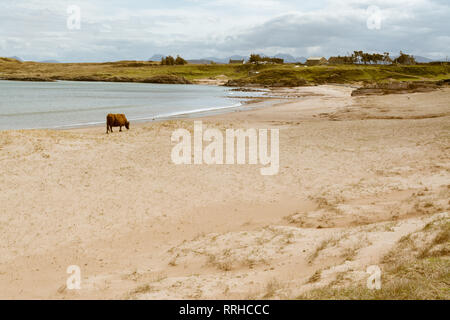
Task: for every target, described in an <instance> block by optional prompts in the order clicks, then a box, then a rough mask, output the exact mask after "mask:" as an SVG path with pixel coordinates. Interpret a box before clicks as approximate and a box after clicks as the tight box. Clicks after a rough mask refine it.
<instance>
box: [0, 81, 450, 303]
mask: <svg viewBox="0 0 450 320" xmlns="http://www.w3.org/2000/svg"><path fill="white" fill-rule="evenodd" d="M351 91H352V88H349V87H345V86H318V87H302V88H292V89H278V90H277V91H276V92H275V93H276V94H278V95H280V96H282V97H284V98H285V99H284V100H283V101H279V102H276V103H275V105H273V106H271V107H266V108H254V109H252V110H250V111H242V112H234V113H230V114H224V115H216V116H211V117H206V118H203V119H202V120H203V123H204V126H207V127H211V128H218V129H220V130H225V129H226V128H279V129H280V172H279V174H278V175H274V176H262V175H261V174H260V172H259V168H260V166H255V165H211V166H208V165H198V166H195V165H182V166H176V165H174V164H173V163H172V161H171V158H170V154H171V149H172V147H173V144H172V143H171V140H170V137H171V134H172V132H173V131H174V130H176V129H178V128H186V129H188V130H190V131H192V128H193V120H178V121H166V122H160V123H148V124H142V125H136V126H133V125H132V128H131V130H130V131H127V132H122V133H118V132H115V133H114V134H110V135H106V134H105V128H104V127H96V128H86V129H79V130H65V131H52V130H36V131H3V132H0V168H1V169H0V170H1V174H0V203H2V206H0V288H1V290H0V298H31V299H34V298H51V299H81V298H88V299H90V298H100V299H108V298H118V299H126V298H132V299H153V298H160V299H168V298H194V299H197V298H202V299H204V298H209V299H216V298H221V299H222V298H223V299H229V298H295V297H297V296H298V295H301V294H304V293H305V292H308V291H309V290H311V289H314V288H318V287H323V286H330V285H332V284H333V283H334V284H336V281H337V280H339V282H340V284H341V285H342V284H344V285H345V284H352V283H356V282H358V281H364V279H365V277H366V276H367V275H366V273H365V271H366V268H367V266H369V265H374V264H381V263H382V261H381V260H382V258H383V257H384V256H385V255H386V254H387V253H388V252H389V251H390V250H391V249H392V248H394V247H395V246H396V245H397V243H398V241H399V240H400V239H401V238H402V237H404V236H408V235H409V234H411V233H413V232H416V231H417V230H421V229H422V228H423V227H424V226H426V225H427V224H428V223H430V222H432V221H435V220H436V219H448V214H447V212H448V210H449V208H450V204H449V201H448V199H449V198H450V150H449V146H450V135H449V132H450V131H449V129H450V113H449V106H450V89H441V90H438V91H434V92H428V93H413V94H402V95H386V96H370V97H352V96H351ZM256 106H257V105H256ZM69 265H78V266H80V268H81V272H82V284H81V286H82V289H81V290H79V291H72V290H67V288H65V283H66V279H67V277H68V275H67V273H66V268H67V266H69Z"/></svg>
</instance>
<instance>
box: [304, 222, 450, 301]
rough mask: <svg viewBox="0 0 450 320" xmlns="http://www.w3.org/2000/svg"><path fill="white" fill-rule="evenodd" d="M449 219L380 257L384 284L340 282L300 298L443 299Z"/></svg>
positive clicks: (448, 293) (449, 277)
mask: <svg viewBox="0 0 450 320" xmlns="http://www.w3.org/2000/svg"><path fill="white" fill-rule="evenodd" d="M449 243H450V222H449V221H448V219H447V218H445V217H443V218H439V219H436V220H435V221H433V222H431V223H429V224H427V225H426V226H425V227H424V228H423V229H422V230H420V231H417V232H414V233H412V234H409V235H408V236H405V237H403V238H402V239H400V241H399V243H398V244H397V247H396V248H395V249H394V250H392V251H391V252H390V253H389V254H388V255H386V256H385V257H384V259H383V260H382V261H381V262H382V264H381V265H380V266H381V269H382V270H383V274H382V282H383V285H382V288H381V290H369V289H367V287H366V285H365V283H359V284H357V285H356V286H355V285H346V284H340V283H339V281H336V282H335V285H332V286H329V287H324V288H320V289H315V290H313V291H311V292H308V293H307V294H304V295H302V296H300V297H298V298H299V299H338V300H341V299H344V300H346V299H351V300H360V299H365V300H366V299H370V300H373V299H375V300H390V299H394V300H399V299H401V300H403V299H419V300H427V299H444V300H448V299H449V298H450V289H449V286H450V255H449V254H450V248H449Z"/></svg>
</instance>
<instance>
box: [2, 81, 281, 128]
mask: <svg viewBox="0 0 450 320" xmlns="http://www.w3.org/2000/svg"><path fill="white" fill-rule="evenodd" d="M0 81H16V80H0ZM18 82H21V81H18ZM22 82H26V81H22ZM33 82H34V81H33ZM55 82H74V81H71V80H57V81H55ZM75 82H86V83H89V81H75ZM102 82H103V81H102ZM104 83H111V82H104ZM131 83H136V82H130V84H131ZM151 85H155V84H151ZM156 85H158V84H156ZM162 85H167V84H162ZM169 85H173V84H169ZM191 85H195V86H204V87H208V86H215V87H223V86H220V85H216V84H203V83H199V84H191ZM229 89H230V91H234V92H240V89H242V92H246V88H238V87H236V88H231V87H230V88H229ZM252 90H256V89H254V88H253V89H252ZM258 92H265V93H266V94H267V95H271V94H273V89H270V88H260V89H258ZM226 98H229V99H230V102H235V103H233V104H231V105H229V106H223V107H205V108H199V109H194V110H187V111H178V112H176V111H175V112H172V113H168V114H164V113H163V114H161V115H158V116H148V117H144V118H138V119H133V118H130V119H129V121H130V122H131V123H132V124H136V125H142V124H146V123H147V124H148V123H157V122H162V121H170V120H183V119H193V118H202V117H207V116H214V115H218V114H224V113H232V112H240V111H246V110H252V109H254V108H264V107H268V106H271V105H273V104H274V103H277V102H279V101H282V100H284V99H286V97H278V96H255V97H252V96H248V97H247V96H229V97H226ZM105 117H106V114H105ZM103 125H104V121H98V122H92V123H83V124H67V125H55V126H51V127H37V128H17V129H3V130H0V131H8V130H78V129H86V128H95V127H101V126H103Z"/></svg>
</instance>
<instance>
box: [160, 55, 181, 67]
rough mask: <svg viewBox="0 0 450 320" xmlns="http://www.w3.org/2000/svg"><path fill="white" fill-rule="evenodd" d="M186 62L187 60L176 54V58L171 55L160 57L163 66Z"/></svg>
mask: <svg viewBox="0 0 450 320" xmlns="http://www.w3.org/2000/svg"><path fill="white" fill-rule="evenodd" d="M185 64H187V61H186V60H184V59H183V58H182V57H180V56H177V57H176V58H174V57H172V56H167V57H162V58H161V65H163V66H174V65H177V66H182V65H185Z"/></svg>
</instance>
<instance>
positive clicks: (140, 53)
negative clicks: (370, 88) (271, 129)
mask: <svg viewBox="0 0 450 320" xmlns="http://www.w3.org/2000/svg"><path fill="white" fill-rule="evenodd" d="M78 12H79V15H78ZM78 17H79V19H78ZM78 22H79V24H78ZM354 50H364V51H368V52H391V53H392V54H397V53H398V52H399V51H400V50H403V51H404V52H407V53H411V54H414V55H419V56H424V57H428V58H432V59H442V58H444V59H445V58H446V57H447V56H450V0H370V1H369V0H359V1H356V0H314V1H301V0H164V1H163V0H147V1H144V0H125V1H120V0H90V1H89V0H70V1H68V0H15V1H9V0H0V56H6V57H10V56H18V57H21V58H22V59H24V60H33V61H42V60H58V61H61V62H101V61H117V60H147V59H149V58H150V57H151V56H153V55H155V54H163V55H169V54H171V55H177V54H179V55H181V56H183V57H184V58H186V59H195V58H205V57H218V58H224V57H228V56H231V55H244V56H247V55H249V54H250V53H263V54H266V55H275V54H277V53H286V54H291V55H293V56H295V57H300V56H304V57H308V56H325V57H328V56H331V55H345V54H348V53H350V52H353V51H354Z"/></svg>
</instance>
